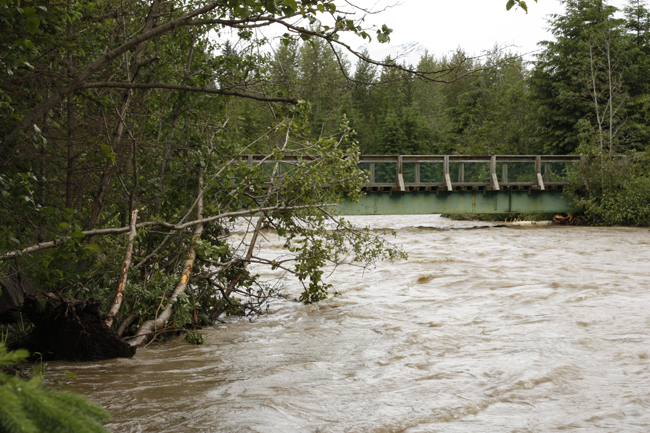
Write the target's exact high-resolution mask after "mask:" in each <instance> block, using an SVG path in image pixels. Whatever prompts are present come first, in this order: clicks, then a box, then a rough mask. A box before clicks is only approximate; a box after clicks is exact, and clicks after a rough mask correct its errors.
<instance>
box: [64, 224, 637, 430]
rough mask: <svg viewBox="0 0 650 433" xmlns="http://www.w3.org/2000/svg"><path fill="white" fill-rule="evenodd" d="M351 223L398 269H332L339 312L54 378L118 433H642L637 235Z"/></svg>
mask: <svg viewBox="0 0 650 433" xmlns="http://www.w3.org/2000/svg"><path fill="white" fill-rule="evenodd" d="M350 219H351V220H352V221H353V222H354V224H356V225H359V226H365V225H368V224H369V225H372V226H376V227H382V228H392V229H396V230H397V234H398V237H397V238H396V242H397V243H399V244H402V245H403V246H404V248H405V249H406V250H407V251H408V253H409V255H410V259H409V260H408V261H406V262H398V263H393V264H390V263H380V264H379V265H378V266H377V267H376V268H375V269H373V270H372V271H370V272H369V271H365V272H363V271H362V270H360V269H357V268H339V270H338V271H337V272H336V273H334V274H333V275H332V276H331V277H330V282H331V283H332V284H333V285H334V288H335V290H336V291H338V292H339V293H341V295H340V296H338V297H335V298H332V299H329V300H327V301H324V302H321V303H319V304H317V305H310V306H305V305H302V304H299V303H295V302H290V301H278V302H277V303H275V304H274V305H273V306H272V308H271V314H269V315H268V316H265V317H262V318H260V319H258V320H257V321H256V322H254V323H250V322H248V321H245V320H236V319H234V320H230V322H229V323H227V324H223V325H219V326H216V327H214V328H212V329H207V330H205V332H204V333H205V336H206V343H205V345H203V346H191V345H189V344H187V343H185V342H184V341H182V340H180V339H179V340H177V341H174V342H172V343H169V344H165V345H159V346H150V347H149V348H146V349H141V350H140V351H139V352H138V354H137V355H136V357H135V358H133V359H119V360H113V361H106V362H101V363H87V364H64V363H57V364H54V365H51V366H52V367H53V369H55V370H61V371H64V370H67V371H71V372H73V373H76V374H78V375H79V377H77V378H74V379H72V380H71V388H72V389H74V390H76V391H79V392H82V393H84V394H86V395H88V396H89V397H90V398H91V399H93V400H94V401H96V402H98V403H100V404H101V405H102V406H104V407H106V408H107V409H108V410H109V412H110V413H111V415H112V422H111V424H109V428H110V429H111V430H112V431H115V432H289V431H297V432H408V433H416V432H551V431H560V430H563V431H572V432H573V431H580V432H595V431H597V432H647V431H650V359H649V356H650V344H649V343H650V339H649V332H650V331H649V329H650V290H648V285H649V279H648V269H649V266H648V262H649V261H650V232H649V231H648V230H647V229H632V228H576V227H535V226H510V227H493V228H489V227H486V228H484V229H477V230H454V231H451V232H450V231H449V230H442V229H448V228H466V227H473V226H476V225H477V223H474V222H452V221H448V220H445V219H443V218H440V217H439V216H435V215H429V216H409V217H404V216H399V217H398V216H395V217H386V216H381V217H351V218H350ZM479 225H485V226H489V225H490V224H483V223H480V224H479ZM432 228H433V229H432ZM436 228H437V229H436ZM268 241H269V245H268V246H267V247H268V248H269V251H274V250H277V247H278V245H279V244H281V242H282V241H281V240H279V239H276V238H275V236H270V237H268ZM287 286H288V287H287V292H288V293H289V294H290V295H291V296H296V295H297V294H298V291H299V289H298V288H297V286H295V285H292V283H291V282H287Z"/></svg>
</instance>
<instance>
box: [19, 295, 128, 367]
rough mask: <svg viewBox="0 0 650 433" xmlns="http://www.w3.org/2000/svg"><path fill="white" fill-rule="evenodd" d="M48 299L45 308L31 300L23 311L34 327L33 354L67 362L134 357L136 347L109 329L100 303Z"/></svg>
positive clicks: (29, 298) (29, 299)
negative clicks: (103, 317)
mask: <svg viewBox="0 0 650 433" xmlns="http://www.w3.org/2000/svg"><path fill="white" fill-rule="evenodd" d="M46 296H47V303H46V304H45V308H42V307H41V306H39V305H38V301H37V299H36V298H34V297H28V298H27V299H26V301H25V308H24V309H23V312H24V313H25V314H26V315H27V317H28V318H29V320H30V321H31V322H32V323H33V324H34V326H35V329H34V331H33V332H32V333H31V335H30V336H29V337H28V343H27V344H28V349H29V350H30V351H31V352H32V353H35V352H38V353H40V354H41V355H42V356H43V358H44V359H51V360H65V361H100V360H103V359H110V358H130V357H132V356H133V355H134V354H135V348H134V347H131V346H130V345H129V344H128V343H127V342H125V341H124V340H122V339H121V338H120V337H119V336H118V335H117V333H116V332H115V331H113V330H112V329H110V328H109V327H108V326H106V323H105V322H104V320H103V319H102V317H101V312H100V306H101V302H100V301H96V300H90V301H87V302H81V301H78V300H76V299H70V298H61V297H59V296H56V295H53V294H48V295H46Z"/></svg>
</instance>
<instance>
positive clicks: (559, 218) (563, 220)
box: [553, 213, 578, 226]
mask: <svg viewBox="0 0 650 433" xmlns="http://www.w3.org/2000/svg"><path fill="white" fill-rule="evenodd" d="M577 222H578V219H577V218H576V217H575V216H573V214H570V213H568V214H566V215H562V214H558V215H555V216H554V217H553V223H555V224H557V225H560V226H573V225H576V224H577Z"/></svg>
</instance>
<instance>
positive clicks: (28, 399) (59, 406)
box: [0, 344, 108, 433]
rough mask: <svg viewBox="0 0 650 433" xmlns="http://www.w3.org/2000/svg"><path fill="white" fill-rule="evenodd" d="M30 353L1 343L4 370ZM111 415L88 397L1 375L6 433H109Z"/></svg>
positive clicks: (0, 426)
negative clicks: (104, 424)
mask: <svg viewBox="0 0 650 433" xmlns="http://www.w3.org/2000/svg"><path fill="white" fill-rule="evenodd" d="M27 355H28V354H27V352H26V351H24V350H18V351H15V352H7V349H6V348H5V346H4V344H0V367H6V366H10V365H13V364H15V363H17V362H21V361H24V360H25V358H26V357H27ZM107 420H108V414H107V413H106V411H105V410H103V409H102V408H100V407H98V406H95V405H94V404H92V403H90V402H89V401H88V400H87V399H86V398H85V397H83V396H80V395H77V394H73V393H70V392H65V391H55V390H53V389H50V388H46V387H44V386H42V385H41V381H40V380H39V379H37V378H34V379H32V380H30V381H25V380H23V379H20V378H19V377H16V376H11V375H9V374H6V373H1V372H0V431H1V432H3V433H86V432H87V433H94V432H97V433H106V432H107V430H106V429H105V428H104V427H103V426H102V423H103V422H105V421H107Z"/></svg>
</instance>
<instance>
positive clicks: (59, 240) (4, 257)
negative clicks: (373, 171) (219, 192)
mask: <svg viewBox="0 0 650 433" xmlns="http://www.w3.org/2000/svg"><path fill="white" fill-rule="evenodd" d="M328 206H334V204H314V205H303V206H286V207H285V206H272V207H262V208H256V209H248V210H243V211H238V212H224V213H222V214H219V215H215V216H211V217H208V218H202V219H198V220H195V221H190V222H187V223H184V224H171V223H168V222H166V221H147V222H144V223H139V224H136V226H135V227H136V229H140V228H143V227H153V226H161V227H165V228H167V229H169V230H175V231H179V230H184V229H187V228H190V227H193V226H196V225H199V224H206V223H209V222H212V221H216V220H219V219H222V218H235V217H240V216H245V215H254V214H256V213H262V212H272V211H293V210H300V209H314V208H322V207H328ZM130 230H131V228H130V227H119V228H111V229H95V230H85V231H82V232H80V233H82V234H83V235H84V236H85V237H88V236H103V235H119V234H121V233H126V232H128V231H130ZM70 240H72V237H70V236H63V237H60V238H57V239H55V240H53V241H49V242H41V243H39V244H35V245H32V246H29V247H27V248H23V249H22V250H16V251H10V252H8V253H5V254H2V255H0V261H1V260H8V259H12V258H14V257H19V256H22V255H24V254H30V253H34V252H36V251H40V250H45V249H48V248H54V247H57V246H59V245H62V244H64V243H66V242H68V241H70Z"/></svg>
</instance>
